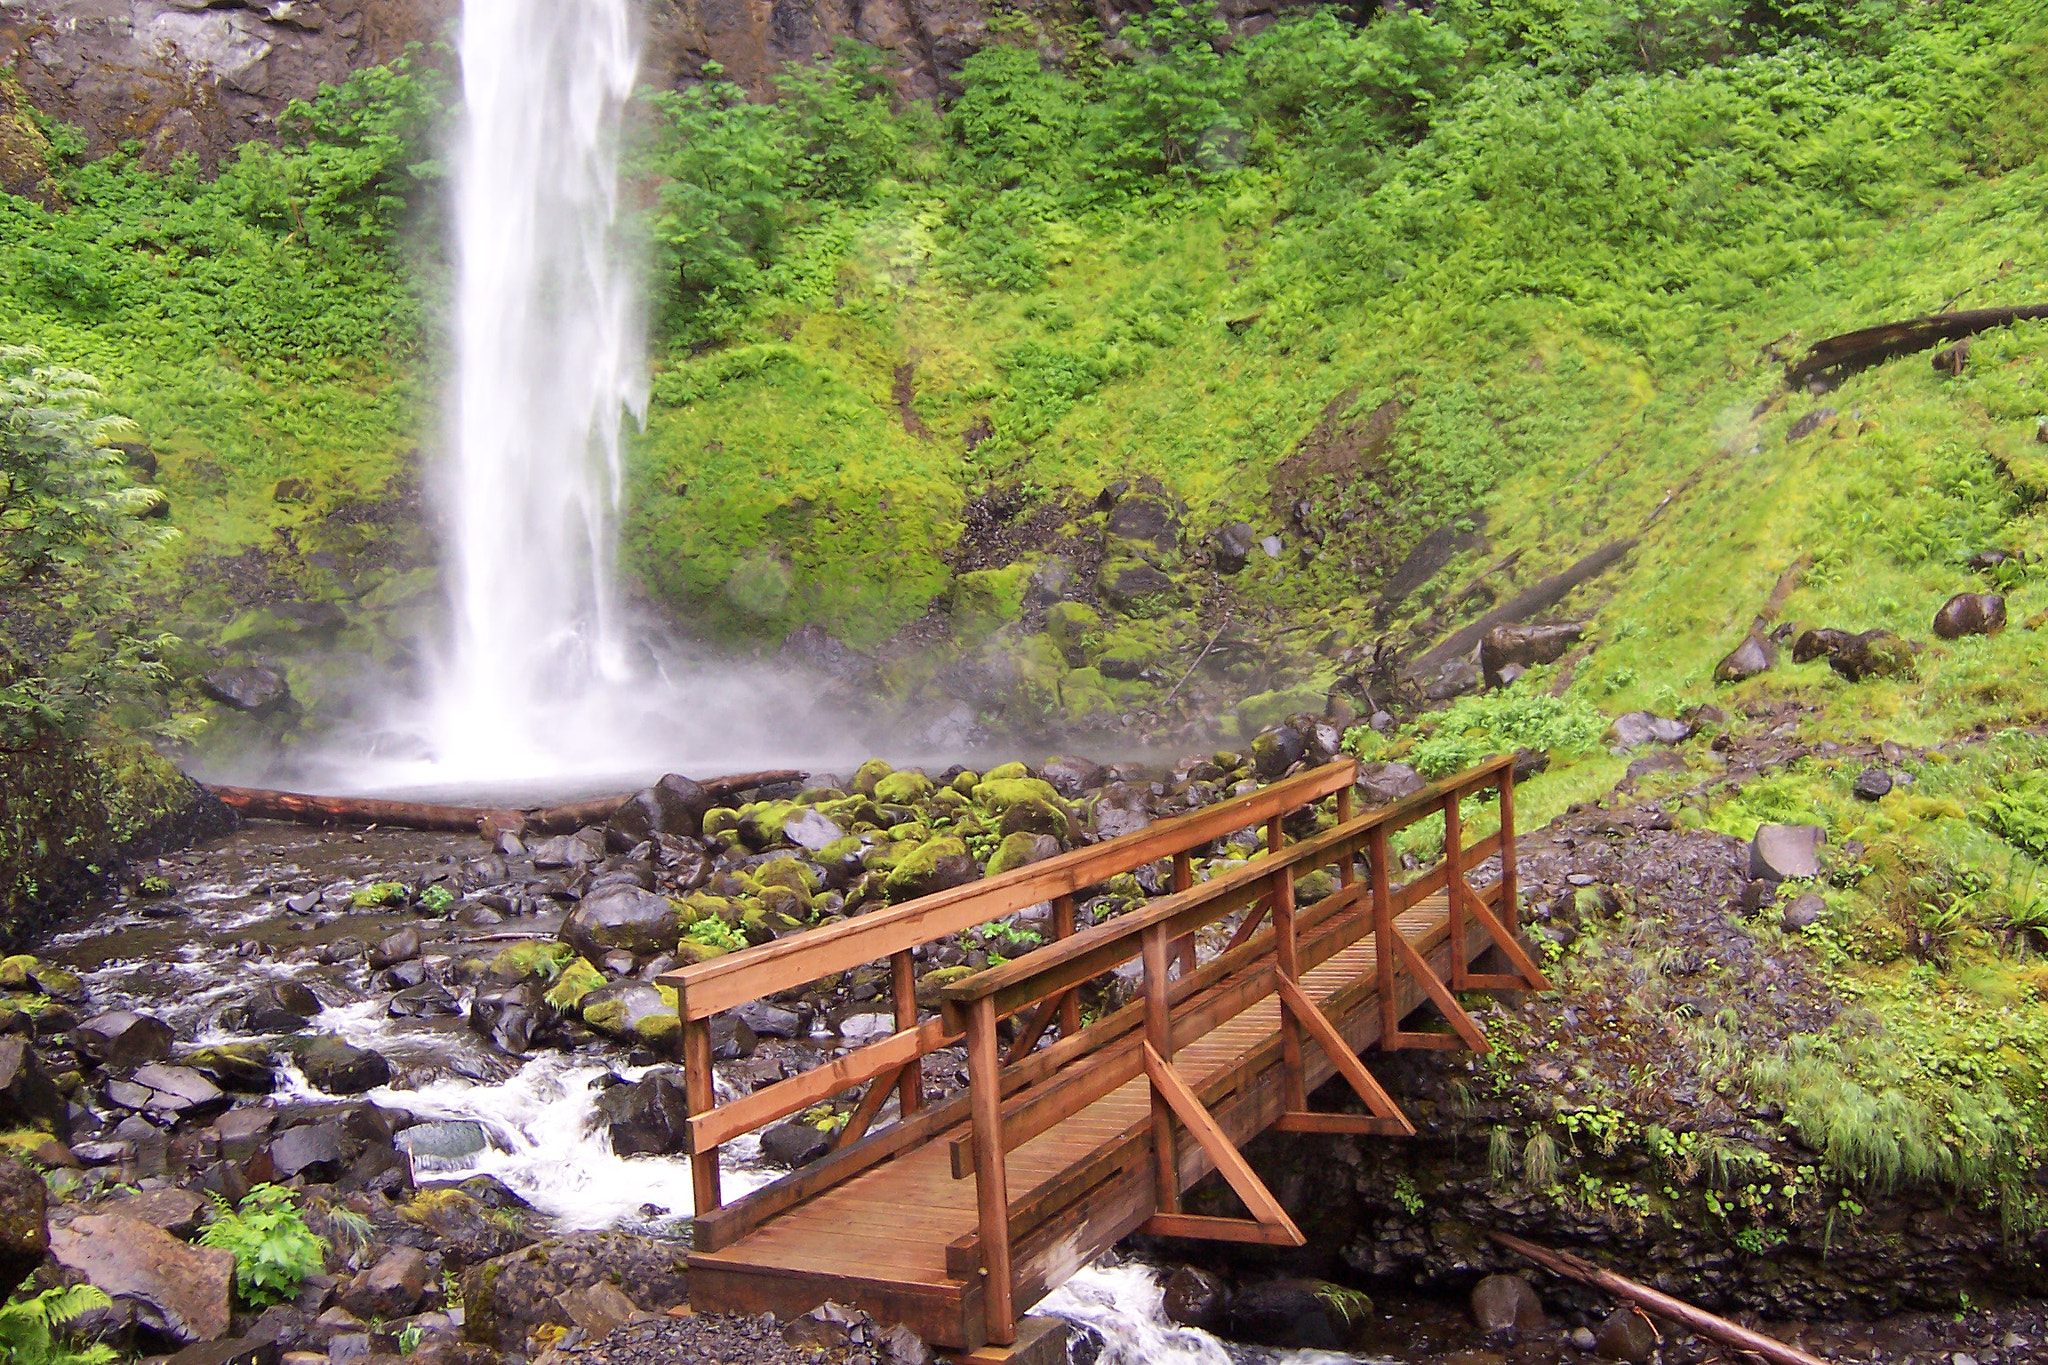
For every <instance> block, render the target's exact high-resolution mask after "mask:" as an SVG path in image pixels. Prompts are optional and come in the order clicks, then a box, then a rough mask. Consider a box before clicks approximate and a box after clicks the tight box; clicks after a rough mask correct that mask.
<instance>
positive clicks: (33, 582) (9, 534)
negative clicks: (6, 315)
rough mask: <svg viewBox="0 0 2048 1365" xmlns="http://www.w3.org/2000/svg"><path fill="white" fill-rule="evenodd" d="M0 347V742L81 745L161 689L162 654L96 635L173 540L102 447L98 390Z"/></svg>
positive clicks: (119, 637)
mask: <svg viewBox="0 0 2048 1365" xmlns="http://www.w3.org/2000/svg"><path fill="white" fill-rule="evenodd" d="M44 359H45V357H44V355H43V353H42V352H40V351H37V350H35V349H33V348H29V347H19V346H10V347H4V348H0V583H4V585H5V591H6V594H7V597H8V599H9V601H10V603H11V604H13V610H11V611H10V613H9V615H8V620H7V623H6V625H5V627H0V744H5V745H6V746H8V747H9V748H14V749H19V748H22V747H25V746H28V745H31V744H35V743H40V742H44V741H47V740H48V739H50V738H53V737H60V736H62V737H70V736H76V735H78V734H79V733H81V732H82V731H83V729H84V728H85V727H86V726H87V725H88V724H89V723H90V722H91V721H93V720H94V719H95V718H96V717H97V716H98V715H99V714H100V712H101V711H102V710H103V709H104V708H105V707H106V706H107V705H108V704H109V703H110V702H111V701H112V700H114V699H115V698H116V697H118V696H119V695H121V694H123V693H124V692H132V691H133V690H135V689H137V688H145V689H146V688H147V687H148V686H150V685H151V684H153V683H155V682H157V681H158V680H159V679H160V678H161V677H162V669H161V667H160V665H158V664H157V662H156V655H157V653H158V652H159V651H160V650H161V649H162V648H163V646H164V642H163V641H162V640H158V639H143V638H141V637H138V636H135V635H133V634H130V633H128V632H125V631H120V632H114V631H109V632H107V633H106V634H105V635H104V636H103V635H101V634H99V632H100V631H102V630H104V629H105V628H106V626H107V625H108V623H109V619H110V618H111V617H113V616H114V615H115V614H116V613H118V612H120V611H121V610H122V609H123V608H125V607H126V606H127V605H128V600H129V594H130V592H131V591H132V589H133V588H134V586H135V583H136V579H137V574H138V566H139V563H140V561H141V558H142V556H143V555H144V554H145V553H146V552H147V551H148V550H150V549H151V548H153V547H155V546H158V545H161V544H163V543H164V542H165V541H166V540H167V539H168V538H169V532H168V531H167V530H165V529H163V528H160V527H154V526H151V525H150V524H149V523H148V522H146V521H144V520H143V517H144V515H145V514H147V513H148V512H149V510H150V509H151V508H152V507H154V506H155V505H156V503H157V501H158V498H157V495H156V494H154V493H152V492H151V491H150V490H148V489H146V488H139V487H137V486H136V485H134V484H133V483H131V482H130V481H129V478H128V474H127V472H126V470H125V469H124V468H123V463H122V456H121V453H120V451H118V450H116V449H113V448H111V447H110V446H109V445H108V442H109V441H110V440H111V439H112V438H113V437H115V436H117V435H123V434H126V432H127V430H128V428H129V427H130V425H131V424H129V423H126V422H124V421H122V420H121V419H119V418H115V417H109V416H105V415H101V414H100V413H99V412H98V411H97V409H99V408H100V406H101V404H102V403H103V402H104V395H103V394H102V392H101V389H100V386H99V384H98V383H97V382H96V381H95V380H94V379H93V378H92V377H91V376H90V375H87V374H83V373H81V372H79V371H76V370H71V369H66V368H63V367H60V366H51V365H46V364H43V363H42V362H43V361H44Z"/></svg>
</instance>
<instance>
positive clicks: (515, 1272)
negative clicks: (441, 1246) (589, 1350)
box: [462, 1232, 690, 1355]
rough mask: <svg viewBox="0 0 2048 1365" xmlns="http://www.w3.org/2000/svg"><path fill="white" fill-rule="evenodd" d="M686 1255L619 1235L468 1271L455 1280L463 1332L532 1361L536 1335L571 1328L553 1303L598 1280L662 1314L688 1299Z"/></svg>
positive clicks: (673, 1246) (571, 1242)
mask: <svg viewBox="0 0 2048 1365" xmlns="http://www.w3.org/2000/svg"><path fill="white" fill-rule="evenodd" d="M689 1254H690V1253H689V1248H688V1246H686V1245H685V1244H683V1243H680V1242H662V1241H656V1240H655V1239H653V1238H651V1237H639V1236H635V1235H633V1234H632V1233H626V1232H578V1233H572V1234H571V1235H569V1236H567V1237H557V1238H553V1239H551V1240H549V1241H545V1242H537V1243H535V1244H534V1245H533V1246H530V1247H527V1248H526V1249H524V1250H522V1251H515V1252H513V1253H511V1254H510V1255H508V1256H498V1257H494V1258H493V1259H491V1260H488V1261H485V1262H484V1263H483V1264H482V1265H478V1266H472V1267H470V1269H469V1270H468V1271H467V1272H466V1273H464V1275H463V1277H462V1306H463V1332H464V1333H465V1334H466V1335H467V1336H468V1337H469V1338H470V1339H471V1340H472V1341H480V1342H482V1343H483V1344H484V1345H486V1346H492V1347H495V1348H497V1349H498V1350H500V1351H509V1352H517V1353H519V1354H524V1355H535V1354H538V1351H537V1350H536V1349H535V1348H534V1347H532V1346H530V1345H529V1344H528V1343H529V1340H530V1338H531V1337H532V1334H533V1332H534V1330H535V1329H536V1328H539V1327H542V1326H545V1325H548V1324H553V1325H555V1326H558V1327H563V1328H567V1327H569V1326H570V1325H571V1319H570V1317H569V1314H568V1311H567V1310H566V1309H565V1308H563V1306H562V1304H561V1302H560V1301H559V1296H560V1295H562V1294H565V1293H567V1292H568V1291H570V1290H574V1289H583V1288H586V1287H588V1286H590V1285H593V1284H596V1283H597V1282H598V1281H600V1280H605V1281H609V1282H611V1283H613V1284H622V1285H630V1286H632V1299H633V1302H634V1303H636V1304H637V1305H639V1306H640V1307H641V1308H642V1309H643V1310H645V1311H647V1312H652V1313H658V1312H661V1311H662V1310H663V1309H666V1308H671V1307H673V1306H675V1305H676V1304H679V1303H685V1302H687V1301H688V1300H689V1297H690V1280H689Z"/></svg>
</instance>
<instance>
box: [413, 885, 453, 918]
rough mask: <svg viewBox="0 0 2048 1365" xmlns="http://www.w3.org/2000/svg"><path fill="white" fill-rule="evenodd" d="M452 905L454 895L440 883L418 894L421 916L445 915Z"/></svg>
mask: <svg viewBox="0 0 2048 1365" xmlns="http://www.w3.org/2000/svg"><path fill="white" fill-rule="evenodd" d="M454 904H455V893H454V892H453V891H451V890H450V889H449V888H448V887H447V886H445V885H443V884H442V883H440V882H436V883H434V884H433V885H432V886H430V887H428V888H427V889H426V890H424V891H422V892H420V901H419V905H420V913H422V914H426V915H445V914H447V913H448V911H449V908H450V907H452V906H453V905H454Z"/></svg>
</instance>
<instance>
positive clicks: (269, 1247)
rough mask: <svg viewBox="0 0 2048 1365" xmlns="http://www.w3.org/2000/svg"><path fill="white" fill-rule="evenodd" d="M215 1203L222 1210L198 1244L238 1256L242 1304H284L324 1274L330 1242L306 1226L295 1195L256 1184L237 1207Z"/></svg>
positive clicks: (216, 1198)
mask: <svg viewBox="0 0 2048 1365" xmlns="http://www.w3.org/2000/svg"><path fill="white" fill-rule="evenodd" d="M213 1198H214V1204H215V1206H216V1208H217V1210H218V1211H217V1212H216V1213H215V1215H214V1219H213V1221H212V1222H211V1223H208V1224H207V1225H206V1229H205V1231H203V1232H201V1233H200V1234H199V1241H200V1244H201V1245H203V1246H210V1247H220V1248H222V1249H224V1250H226V1251H231V1252H233V1253H234V1256H235V1291H236V1292H237V1293H238V1294H240V1295H241V1298H242V1301H243V1302H244V1303H246V1304H248V1305H250V1306H251V1307H257V1308H260V1307H263V1306H264V1305H266V1304H272V1303H283V1302H284V1301H285V1300H287V1299H289V1298H291V1297H292V1296H293V1295H295V1294H297V1293H298V1292H299V1285H300V1283H301V1282H302V1281H304V1279H305V1278H306V1276H308V1275H311V1274H313V1273H314V1272H315V1271H317V1270H319V1269H320V1267H321V1265H322V1264H323V1257H324V1255H325V1253H326V1251H327V1243H326V1242H325V1241H324V1240H322V1239H321V1238H320V1237H318V1236H316V1235H314V1233H313V1231H312V1229H310V1228H308V1227H307V1226H306V1220H305V1217H304V1216H303V1215H302V1214H301V1213H300V1212H299V1208H298V1205H297V1204H296V1203H295V1202H294V1201H295V1200H296V1198H297V1196H296V1195H294V1194H293V1193H292V1191H290V1190H288V1189H285V1188H284V1187H283V1186H281V1185H258V1186H257V1187H256V1188H254V1189H252V1190H250V1191H249V1193H248V1194H247V1195H246V1196H244V1197H243V1199H242V1202H241V1204H240V1205H239V1206H236V1207H234V1208H230V1207H229V1205H228V1202H227V1201H226V1200H225V1199H222V1198H221V1197H220V1196H219V1195H215V1196H214V1197H213Z"/></svg>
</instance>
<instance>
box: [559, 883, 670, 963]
mask: <svg viewBox="0 0 2048 1365" xmlns="http://www.w3.org/2000/svg"><path fill="white" fill-rule="evenodd" d="M681 932H682V916H681V915H680V914H679V913H678V912H677V910H676V907H675V906H674V905H672V904H671V903H670V902H669V899H668V898H667V897H666V896H658V895H656V894H655V893H654V892H652V891H643V890H642V889H640V888H639V887H637V886H632V885H625V886H607V887H605V888H604V889H603V890H602V891H597V892H594V893H592V894H591V895H589V896H586V897H585V898H584V899H583V900H582V902H581V903H579V904H578V905H577V907H576V910H575V912H574V913H573V914H571V915H570V916H569V918H568V920H567V921H566V922H564V923H563V925H562V937H563V938H564V939H565V940H567V941H568V943H569V944H570V946H572V947H574V948H575V949H576V951H577V952H579V953H581V954H583V956H585V957H587V958H589V959H590V960H591V961H593V962H595V961H597V960H599V959H601V958H602V957H603V956H604V955H605V954H606V953H608V952H610V951H612V949H614V948H619V949H623V950H624V951H626V952H629V953H632V954H633V955H634V956H636V957H651V956H653V955H654V954H655V953H660V952H667V951H670V950H672V949H674V947H675V946H676V936H677V935H678V934H680V933H681Z"/></svg>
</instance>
